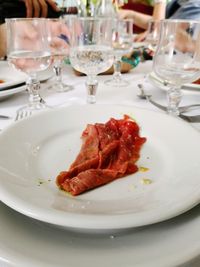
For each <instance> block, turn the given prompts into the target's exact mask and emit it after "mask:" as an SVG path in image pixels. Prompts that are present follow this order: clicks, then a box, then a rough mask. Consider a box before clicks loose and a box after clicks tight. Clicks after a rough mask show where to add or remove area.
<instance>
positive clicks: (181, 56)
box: [153, 20, 200, 115]
mask: <svg viewBox="0 0 200 267" xmlns="http://www.w3.org/2000/svg"><path fill="white" fill-rule="evenodd" d="M199 44H200V22H198V21H192V20H190V21H186V20H163V21H162V22H161V33H160V39H159V43H158V47H157V50H156V54H155V55H154V58H153V70H154V72H155V74H156V75H157V76H158V77H160V78H161V79H162V80H163V81H164V83H165V84H166V85H168V86H169V90H168V92H167V96H168V113H169V114H172V115H178V114H179V109H178V106H179V103H180V101H181V98H182V92H181V86H182V85H183V84H184V83H190V82H193V81H195V80H196V79H197V78H199V76H200V46H199Z"/></svg>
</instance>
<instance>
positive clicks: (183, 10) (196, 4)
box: [166, 0, 200, 20]
mask: <svg viewBox="0 0 200 267" xmlns="http://www.w3.org/2000/svg"><path fill="white" fill-rule="evenodd" d="M166 18H167V19H168V18H170V19H184V20H200V0H171V1H170V3H168V5H167V7H166Z"/></svg>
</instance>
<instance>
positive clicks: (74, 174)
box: [57, 115, 146, 195]
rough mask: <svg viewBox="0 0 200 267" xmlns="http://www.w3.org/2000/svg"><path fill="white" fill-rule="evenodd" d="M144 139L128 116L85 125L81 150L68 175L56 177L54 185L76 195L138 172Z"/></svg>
mask: <svg viewBox="0 0 200 267" xmlns="http://www.w3.org/2000/svg"><path fill="white" fill-rule="evenodd" d="M145 141H146V138H144V137H140V135H139V126H138V124H137V123H136V122H135V121H134V120H132V119H131V118H130V117H129V116H128V115H124V118H123V119H119V120H116V119H114V118H111V119H110V120H109V121H108V122H106V123H95V124H88V125H87V127H86V129H85V130H84V131H83V133H82V147H81V150H80V152H79V154H78V156H77V157H76V159H75V161H74V162H73V163H72V164H71V166H70V168H69V170H68V171H63V172H61V173H60V174H59V175H58V177H57V185H58V186H59V187H60V188H61V189H63V190H65V191H67V192H70V193H71V194H72V195H79V194H80V193H83V192H85V191H88V190H90V189H93V188H95V187H98V186H101V185H104V184H107V183H109V182H111V181H113V180H116V179H117V178H120V177H124V176H126V175H128V174H132V173H135V172H137V171H138V167H137V165H136V161H137V160H138V159H139V157H140V149H141V146H142V144H143V143H144V142H145Z"/></svg>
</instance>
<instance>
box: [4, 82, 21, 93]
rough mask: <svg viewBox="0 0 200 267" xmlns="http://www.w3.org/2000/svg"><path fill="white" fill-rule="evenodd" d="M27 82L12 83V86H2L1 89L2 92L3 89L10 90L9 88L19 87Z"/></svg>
mask: <svg viewBox="0 0 200 267" xmlns="http://www.w3.org/2000/svg"><path fill="white" fill-rule="evenodd" d="M25 84H26V83H25V82H23V83H18V84H15V85H12V86H8V87H5V88H2V89H1V90H0V92H1V91H6V90H9V89H14V88H17V87H21V86H23V85H25Z"/></svg>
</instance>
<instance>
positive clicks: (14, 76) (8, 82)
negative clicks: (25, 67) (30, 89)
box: [0, 61, 54, 92]
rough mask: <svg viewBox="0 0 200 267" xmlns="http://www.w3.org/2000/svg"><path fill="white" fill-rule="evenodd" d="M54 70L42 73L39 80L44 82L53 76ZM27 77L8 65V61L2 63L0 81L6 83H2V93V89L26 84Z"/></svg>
mask: <svg viewBox="0 0 200 267" xmlns="http://www.w3.org/2000/svg"><path fill="white" fill-rule="evenodd" d="M53 74H54V73H53V68H52V66H50V67H49V68H48V69H46V70H44V71H40V72H38V74H37V77H38V79H39V80H40V81H41V82H43V81H46V80H47V79H49V78H51V77H52V76H53ZM26 79H27V75H26V74H24V73H22V72H20V71H17V70H15V69H14V68H12V67H10V66H9V65H8V62H7V61H0V80H4V81H5V82H4V83H0V92H1V90H2V89H6V88H7V87H10V86H14V85H16V86H17V85H18V84H20V83H23V82H26Z"/></svg>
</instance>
